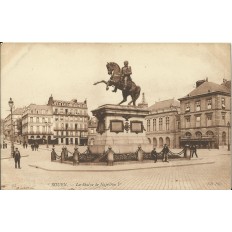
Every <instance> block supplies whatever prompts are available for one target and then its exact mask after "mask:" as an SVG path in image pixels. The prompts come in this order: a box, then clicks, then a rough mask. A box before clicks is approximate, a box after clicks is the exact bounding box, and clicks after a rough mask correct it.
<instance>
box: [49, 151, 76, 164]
mask: <svg viewBox="0 0 232 232" xmlns="http://www.w3.org/2000/svg"><path fill="white" fill-rule="evenodd" d="M68 152H69V151H68V149H67V147H63V148H62V151H61V155H60V162H61V163H63V161H65V160H68ZM79 155H80V152H79V151H78V147H75V148H74V152H73V165H74V166H75V165H77V164H79ZM56 158H57V154H56V152H55V148H54V147H53V148H52V152H51V161H54V160H56Z"/></svg>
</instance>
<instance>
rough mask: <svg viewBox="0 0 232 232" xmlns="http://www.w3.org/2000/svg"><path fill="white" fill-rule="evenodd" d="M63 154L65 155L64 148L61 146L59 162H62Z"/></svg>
mask: <svg viewBox="0 0 232 232" xmlns="http://www.w3.org/2000/svg"><path fill="white" fill-rule="evenodd" d="M64 156H65V150H64V147H62V151H61V157H60V162H61V163H63V162H64Z"/></svg>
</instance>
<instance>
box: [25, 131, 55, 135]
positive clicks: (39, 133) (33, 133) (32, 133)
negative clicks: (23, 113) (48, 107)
mask: <svg viewBox="0 0 232 232" xmlns="http://www.w3.org/2000/svg"><path fill="white" fill-rule="evenodd" d="M52 134H53V133H52V132H51V131H50V132H41V131H38V132H35V131H29V132H23V135H52Z"/></svg>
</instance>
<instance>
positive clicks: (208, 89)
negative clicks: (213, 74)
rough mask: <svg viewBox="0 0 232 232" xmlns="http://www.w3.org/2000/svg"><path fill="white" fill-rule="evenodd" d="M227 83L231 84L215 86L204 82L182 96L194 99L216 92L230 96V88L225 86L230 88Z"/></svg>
mask: <svg viewBox="0 0 232 232" xmlns="http://www.w3.org/2000/svg"><path fill="white" fill-rule="evenodd" d="M229 83H231V82H230V81H229V82H228V83H227V85H225V83H222V84H221V85H220V84H216V83H213V82H208V81H205V82H204V83H202V84H201V85H200V86H198V87H197V88H195V89H194V90H192V91H191V92H190V93H189V94H188V95H187V96H184V97H183V98H186V97H196V96H200V95H204V94H207V93H216V92H222V93H225V94H230V92H231V91H230V88H228V87H227V86H230V84H229Z"/></svg>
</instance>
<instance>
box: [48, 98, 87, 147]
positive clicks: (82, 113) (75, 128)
mask: <svg viewBox="0 0 232 232" xmlns="http://www.w3.org/2000/svg"><path fill="white" fill-rule="evenodd" d="M48 107H51V111H52V115H53V130H54V138H55V139H57V142H58V144H65V145H68V144H75V145H87V142H88V108H87V102H86V101H84V102H78V101H77V100H76V99H73V100H71V101H63V100H54V99H53V97H52V96H51V97H50V98H49V100H48Z"/></svg>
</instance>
